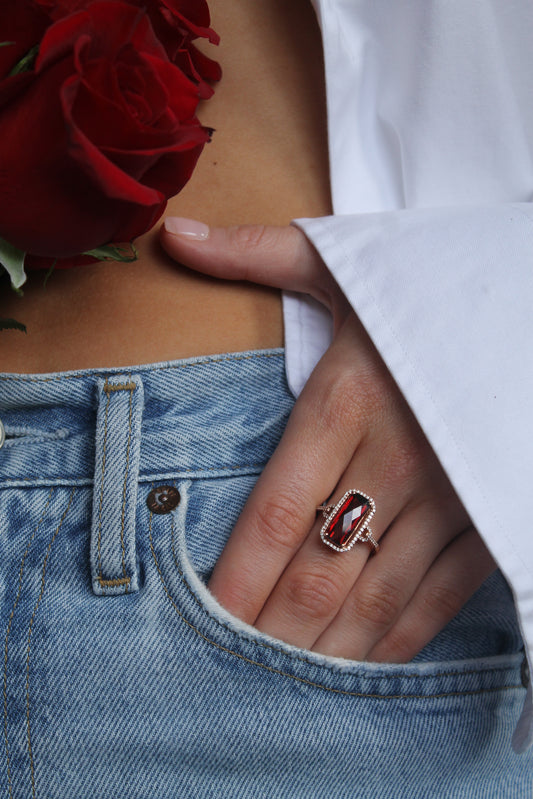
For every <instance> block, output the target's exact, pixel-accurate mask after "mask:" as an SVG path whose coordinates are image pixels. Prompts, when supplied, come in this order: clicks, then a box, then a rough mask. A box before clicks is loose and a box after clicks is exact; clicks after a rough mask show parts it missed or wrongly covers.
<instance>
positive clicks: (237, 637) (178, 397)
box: [0, 350, 533, 799]
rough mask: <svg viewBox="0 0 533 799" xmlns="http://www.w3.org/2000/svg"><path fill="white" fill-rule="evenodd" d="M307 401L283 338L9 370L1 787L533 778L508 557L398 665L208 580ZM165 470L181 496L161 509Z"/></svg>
mask: <svg viewBox="0 0 533 799" xmlns="http://www.w3.org/2000/svg"><path fill="white" fill-rule="evenodd" d="M291 406H292V399H291V396H290V394H289V391H288V389H287V387H286V383H285V377H284V360H283V353H282V352H281V351H279V350H274V351H262V352H255V353H241V354H232V355H223V356H216V357H208V358H198V359H190V360H186V361H181V362H174V363H169V364H159V365H155V366H140V367H136V368H132V369H119V370H91V371H86V372H71V373H66V374H61V375H33V376H27V375H19V376H16V375H12V376H9V375H3V376H0V418H1V419H2V420H3V422H4V424H5V427H6V433H7V438H6V442H5V444H4V446H3V447H2V449H0V489H1V490H0V564H1V566H0V598H1V607H0V610H1V617H0V623H1V629H2V633H1V634H2V636H3V638H2V641H3V652H4V656H3V659H2V663H3V678H2V679H3V711H2V716H3V724H2V729H3V732H2V738H3V745H2V746H1V747H0V751H1V752H2V754H1V762H0V793H1V795H2V796H6V797H9V798H10V799H11V798H12V797H13V798H14V799H19V798H22V797H24V799H26V797H39V798H40V799H60V798H61V799H65V798H67V797H68V798H69V799H72V798H74V799H85V797H87V798H88V797H95V796H110V797H114V798H116V799H122V798H123V799H141V797H142V798H143V799H144V798H148V797H154V799H167V798H168V799H171V798H172V799H188V797H199V798H202V799H203V798H204V797H216V798H217V799H219V798H220V797H249V798H250V799H260V798H261V797H276V798H278V797H289V799H290V798H291V797H299V798H301V799H320V798H321V797H324V798H325V797H328V799H330V798H331V797H333V798H335V797H339V798H340V797H346V798H347V799H348V797H350V799H352V798H357V797H360V798H361V799H368V797H377V798H378V799H427V797H445V798H446V799H448V798H449V799H455V798H456V797H457V799H459V797H461V799H462V798H464V797H468V798H470V797H471V798H472V799H477V798H478V797H480V798H481V797H497V799H511V798H512V799H524V797H529V796H532V795H533V759H532V755H531V753H528V754H525V755H515V754H513V752H512V751H511V737H512V732H513V729H514V726H515V724H516V721H517V719H518V716H519V714H520V710H521V707H522V704H523V700H524V696H525V689H524V687H523V684H522V679H521V666H522V664H523V655H522V652H521V648H522V643H521V639H520V634H519V631H518V625H517V621H516V616H515V613H514V608H513V603H512V598H511V596H510V592H509V590H508V588H507V585H506V583H505V582H504V580H503V578H502V577H501V575H500V574H496V575H494V576H493V577H492V578H491V579H490V580H489V581H488V582H487V583H486V584H485V585H484V586H483V587H482V589H481V590H480V591H479V592H478V593H477V595H476V596H475V597H474V598H473V599H472V600H471V601H470V603H469V604H468V605H467V607H466V608H465V609H463V611H462V612H461V613H460V614H459V616H458V617H457V618H456V619H455V620H454V621H453V622H452V623H451V624H450V625H449V626H448V627H447V628H446V630H444V631H443V632H442V633H441V634H440V635H439V636H438V637H437V638H436V639H435V640H434V641H433V642H432V643H431V644H430V645H429V646H428V647H426V649H425V650H424V651H423V652H422V653H421V654H420V655H419V656H418V658H417V659H416V662H413V663H410V664H408V665H401V666H398V665H378V664H364V663H356V662H351V661H342V660H338V659H331V658H325V657H322V656H318V655H315V654H312V653H310V652H307V651H304V650H299V649H295V648H293V647H290V646H287V645H285V644H283V643H281V642H279V641H276V640H274V639H271V638H268V637H266V636H264V635H261V634H260V633H258V632H256V631H255V630H253V629H252V628H250V627H247V626H246V625H244V624H242V623H241V622H239V621H237V620H236V619H234V618H233V617H231V616H230V615H229V614H227V613H226V612H225V611H224V610H223V609H222V608H220V607H219V606H218V605H217V603H216V602H215V601H214V599H213V598H212V597H211V596H210V595H209V593H208V591H207V589H206V588H205V582H206V580H207V579H208V576H209V574H210V572H211V570H212V568H213V565H214V563H215V561H216V559H217V557H218V556H219V553H220V551H221V549H222V547H223V545H224V542H225V540H226V539H227V537H228V535H229V533H230V531H231V528H232V525H233V524H234V522H235V520H236V518H237V516H238V514H239V511H240V509H241V507H242V505H243V503H244V502H245V500H246V497H247V495H248V494H249V492H250V490H251V488H252V486H253V484H254V482H255V480H256V478H257V476H258V474H259V473H260V471H261V469H262V468H263V466H264V464H265V462H266V461H267V459H268V457H269V455H270V454H271V453H272V451H273V449H274V447H275V445H276V443H277V441H278V440H279V437H280V435H281V433H282V431H283V427H284V424H285V422H286V419H287V416H288V414H289V412H290V409H291ZM162 485H171V486H175V487H176V488H177V489H178V490H179V492H180V495H181V501H180V503H179V504H178V505H177V507H175V509H174V510H172V511H170V512H168V513H162V514H156V513H153V512H152V511H150V510H149V508H148V507H147V497H148V495H149V494H150V492H151V491H152V490H153V489H154V487H158V486H162ZM251 557H253V553H251Z"/></svg>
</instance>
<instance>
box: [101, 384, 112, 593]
mask: <svg viewBox="0 0 533 799" xmlns="http://www.w3.org/2000/svg"><path fill="white" fill-rule="evenodd" d="M110 402H111V395H110V394H108V395H107V402H106V406H105V418H104V443H103V446H102V473H101V475H100V480H101V484H100V503H99V506H98V570H99V572H100V574H99V575H98V577H99V579H101V577H102V505H103V501H104V477H105V461H106V446H107V422H108V416H109V403H110Z"/></svg>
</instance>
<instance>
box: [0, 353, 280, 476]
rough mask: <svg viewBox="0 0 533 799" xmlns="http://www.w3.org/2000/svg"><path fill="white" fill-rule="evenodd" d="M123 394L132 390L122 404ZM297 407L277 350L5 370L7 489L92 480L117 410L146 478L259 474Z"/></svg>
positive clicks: (1, 456) (1, 464)
mask: <svg viewBox="0 0 533 799" xmlns="http://www.w3.org/2000/svg"><path fill="white" fill-rule="evenodd" d="M119 392H121V393H122V394H123V395H125V399H124V402H123V408H122V409H121V408H120V407H119V405H118V403H119ZM120 400H122V397H120ZM113 403H114V404H113ZM292 403H293V397H292V395H291V393H290V391H289V389H288V386H287V383H286V379H285V362H284V353H283V350H280V349H275V350H261V351H253V352H241V353H231V354H224V355H214V356H206V357H197V358H188V359H184V360H180V361H172V362H165V363H158V364H149V365H142V366H135V367H126V368H118V369H107V368H105V369H88V370H80V371H71V372H61V373H54V374H42V375H41V374H38V375H19V374H17V375H14V374H2V375H0V419H1V420H2V422H3V424H4V426H5V431H6V440H5V443H4V446H3V447H2V449H1V450H0V487H1V486H9V487H12V486H13V485H14V484H20V485H22V486H24V485H28V484H30V485H39V484H47V485H53V484H57V485H83V484H87V483H91V482H92V481H93V477H94V473H95V448H96V443H95V437H96V436H95V431H96V428H97V418H98V414H99V413H100V414H101V415H102V414H103V415H104V416H105V422H106V424H107V415H106V414H109V417H110V419H111V414H112V412H113V409H114V408H115V407H117V413H118V416H117V417H116V418H115V417H114V421H113V424H114V425H115V426H117V424H118V426H120V424H121V423H123V424H125V425H127V424H128V423H129V425H130V428H131V429H130V431H129V439H130V440H131V439H132V438H133V437H135V438H138V439H139V442H140V443H139V448H140V452H139V473H138V476H139V480H140V481H154V480H164V479H167V478H178V477H202V476H213V477H217V476H224V475H227V474H228V473H231V474H235V473H242V474H246V473H250V474H253V473H257V472H258V471H260V469H261V468H262V467H263V466H264V462H265V451H268V450H271V449H272V448H273V445H274V442H276V441H277V440H278V439H279V436H280V433H281V431H282V429H283V426H284V424H285V423H286V419H287V415H288V413H289V412H290V408H291V406H292ZM110 408H111V410H109V409H110ZM121 414H122V416H121ZM102 418H103V417H102ZM121 419H122V422H121ZM117 420H118V421H117ZM110 423H111V422H110ZM138 432H140V436H137V435H136V434H137V433H138ZM127 438H128V435H126V434H125V440H126V439H127ZM271 445H272V446H271Z"/></svg>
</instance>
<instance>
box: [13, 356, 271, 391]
mask: <svg viewBox="0 0 533 799" xmlns="http://www.w3.org/2000/svg"><path fill="white" fill-rule="evenodd" d="M283 357H284V355H283V353H282V352H271V353H267V352H265V353H262V354H261V353H255V354H253V355H237V356H235V357H233V358H232V357H229V358H228V357H226V358H208V359H206V360H205V361H194V362H192V363H177V364H169V365H168V366H160V367H157V368H153V369H152V371H153V372H165V371H169V370H170V369H187V368H189V367H192V366H207V365H208V364H211V363H230V362H233V361H251V360H257V359H262V358H283ZM110 374H111V373H110ZM89 376H92V375H91V374H89V373H88V372H83V373H82V374H77V375H69V374H63V373H59V374H57V375H53V376H52V377H25V376H24V375H0V381H1V382H13V383H54V382H59V381H61V380H82V379H85V378H86V377H89Z"/></svg>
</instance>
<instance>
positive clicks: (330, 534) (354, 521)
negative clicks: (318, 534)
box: [322, 493, 373, 549]
mask: <svg viewBox="0 0 533 799" xmlns="http://www.w3.org/2000/svg"><path fill="white" fill-rule="evenodd" d="M372 510H373V509H372V505H371V503H370V500H368V499H367V498H366V497H363V496H362V494H357V493H353V494H349V496H347V497H346V498H345V500H344V502H343V503H342V505H341V506H340V508H339V509H338V510H337V511H336V512H335V514H334V515H333V516H332V517H331V519H329V520H328V523H327V527H326V528H325V529H323V530H322V538H323V539H324V541H326V543H327V542H328V541H329V542H330V543H331V544H332V545H333V546H335V547H338V548H339V549H348V547H349V546H350V543H351V542H352V541H353V540H354V538H355V537H356V536H357V534H358V533H359V532H360V530H361V528H362V527H364V526H365V520H367V519H368V517H369V516H370V515H371V513H372Z"/></svg>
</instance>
